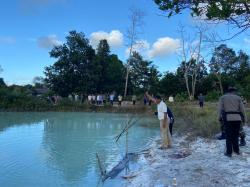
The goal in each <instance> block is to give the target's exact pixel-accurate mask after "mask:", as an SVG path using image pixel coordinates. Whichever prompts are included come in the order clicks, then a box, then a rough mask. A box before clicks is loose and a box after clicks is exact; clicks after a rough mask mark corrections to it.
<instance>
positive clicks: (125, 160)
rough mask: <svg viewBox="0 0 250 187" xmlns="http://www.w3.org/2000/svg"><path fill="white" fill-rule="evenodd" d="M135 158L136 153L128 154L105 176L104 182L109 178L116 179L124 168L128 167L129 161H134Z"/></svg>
mask: <svg viewBox="0 0 250 187" xmlns="http://www.w3.org/2000/svg"><path fill="white" fill-rule="evenodd" d="M134 156H135V153H128V154H126V155H125V157H124V158H123V159H122V160H121V161H120V162H119V163H118V164H117V165H116V166H115V167H113V169H111V170H110V171H109V172H107V173H105V174H104V175H103V177H102V181H103V182H104V181H105V180H106V179H108V178H111V179H114V178H115V177H116V176H117V175H118V174H119V173H120V172H121V171H122V170H123V169H124V168H126V167H127V166H128V163H129V161H130V160H132V159H133V158H134Z"/></svg>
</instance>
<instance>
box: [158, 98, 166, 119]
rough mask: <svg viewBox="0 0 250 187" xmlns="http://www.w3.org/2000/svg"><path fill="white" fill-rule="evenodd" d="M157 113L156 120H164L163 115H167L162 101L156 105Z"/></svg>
mask: <svg viewBox="0 0 250 187" xmlns="http://www.w3.org/2000/svg"><path fill="white" fill-rule="evenodd" d="M157 112H158V119H159V120H163V119H164V113H165V112H166V113H167V105H166V103H164V102H163V101H161V102H160V103H159V104H158V105H157Z"/></svg>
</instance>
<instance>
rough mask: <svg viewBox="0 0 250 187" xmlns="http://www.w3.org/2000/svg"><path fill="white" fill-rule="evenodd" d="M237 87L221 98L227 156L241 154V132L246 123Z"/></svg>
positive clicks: (221, 118)
mask: <svg viewBox="0 0 250 187" xmlns="http://www.w3.org/2000/svg"><path fill="white" fill-rule="evenodd" d="M235 91H236V88H235V87H231V86H230V87H229V88H228V93H227V94H225V95H223V96H222V97H220V100H219V108H218V109H219V110H218V114H219V116H218V117H219V118H218V119H219V120H220V121H221V120H223V123H224V125H225V132H226V147H227V150H226V152H225V155H226V156H228V157H231V156H232V152H233V151H234V152H235V153H236V154H240V152H239V140H238V138H239V130H240V125H241V123H242V122H243V123H244V122H245V121H246V114H245V108H244V105H243V103H242V100H241V98H240V97H239V96H238V95H236V93H235Z"/></svg>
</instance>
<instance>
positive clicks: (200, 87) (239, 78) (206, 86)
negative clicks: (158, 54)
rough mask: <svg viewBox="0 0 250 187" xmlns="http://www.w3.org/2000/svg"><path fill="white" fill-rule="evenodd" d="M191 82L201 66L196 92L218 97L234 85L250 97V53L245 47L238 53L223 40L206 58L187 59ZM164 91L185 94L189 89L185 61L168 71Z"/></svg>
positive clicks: (163, 80) (163, 81)
mask: <svg viewBox="0 0 250 187" xmlns="http://www.w3.org/2000/svg"><path fill="white" fill-rule="evenodd" d="M187 64H188V65H189V64H190V67H191V68H190V69H189V71H188V80H190V81H188V84H190V85H189V86H191V84H192V83H193V81H191V79H193V71H194V69H196V68H195V67H194V66H198V67H197V68H198V74H197V82H196V89H195V95H194V96H197V95H198V94H199V93H203V94H205V95H208V98H209V99H217V98H218V97H219V96H220V95H222V94H223V93H224V91H225V90H226V89H227V87H228V86H229V85H235V86H236V87H237V88H238V90H239V93H240V94H241V95H242V96H244V97H246V98H250V94H249V93H250V89H249V88H250V57H249V55H248V54H246V53H245V52H243V51H239V52H238V53H236V52H235V51H234V50H233V49H231V48H229V47H227V45H225V44H221V45H219V46H218V47H216V48H215V49H214V52H213V54H212V57H211V59H210V60H208V61H207V62H206V61H205V60H204V59H202V60H201V61H200V62H199V63H195V60H194V59H191V60H190V61H189V62H188V63H187ZM160 83H161V84H162V85H161V88H162V90H161V92H162V93H164V94H165V95H178V94H181V93H182V94H181V95H185V96H186V97H187V98H188V93H187V89H186V85H185V67H184V62H183V63H182V64H181V65H180V66H179V67H178V69H177V71H176V72H175V73H172V72H167V73H165V75H164V76H163V78H162V79H161V81H160Z"/></svg>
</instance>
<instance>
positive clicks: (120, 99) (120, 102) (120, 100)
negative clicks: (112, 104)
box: [118, 94, 122, 106]
mask: <svg viewBox="0 0 250 187" xmlns="http://www.w3.org/2000/svg"><path fill="white" fill-rule="evenodd" d="M118 105H119V106H122V96H121V94H119V96H118Z"/></svg>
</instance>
